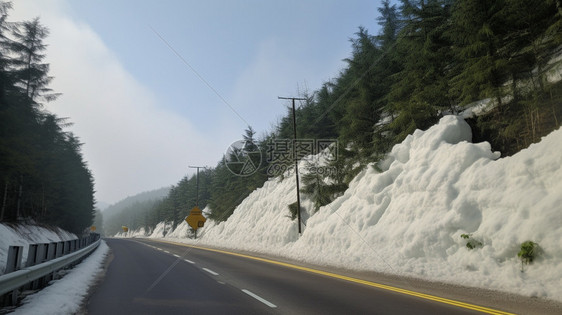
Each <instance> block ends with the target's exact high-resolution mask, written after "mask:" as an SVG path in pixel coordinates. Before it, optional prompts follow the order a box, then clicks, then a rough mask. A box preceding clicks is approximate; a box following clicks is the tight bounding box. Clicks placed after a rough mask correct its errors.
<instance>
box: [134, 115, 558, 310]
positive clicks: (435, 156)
mask: <svg viewBox="0 0 562 315" xmlns="http://www.w3.org/2000/svg"><path fill="white" fill-rule="evenodd" d="M471 137H472V136H471V130H470V127H469V126H468V124H467V123H466V122H465V121H464V120H463V119H462V118H460V117H457V116H446V117H443V118H442V119H441V120H440V122H439V124H437V125H435V126H433V127H432V128H430V129H429V130H427V131H419V130H418V131H416V132H415V133H414V134H413V135H411V136H408V137H407V138H406V139H405V140H404V141H403V142H402V143H401V144H398V145H396V146H394V148H393V149H392V152H391V153H390V154H389V155H388V158H387V159H386V160H385V161H384V162H382V163H380V165H379V168H380V169H382V170H383V172H378V171H376V170H375V168H374V167H372V165H371V166H368V167H367V168H366V169H365V170H364V171H363V172H361V173H360V174H359V175H358V176H357V177H356V178H355V179H354V180H353V181H352V182H351V184H350V187H349V189H348V190H347V191H346V192H345V194H344V195H343V196H341V197H340V198H338V199H336V200H335V201H334V202H332V203H331V204H329V205H327V206H325V207H322V208H320V210H319V211H318V212H317V213H316V214H314V215H312V216H311V217H310V219H308V220H307V222H306V228H305V229H304V232H303V234H302V236H300V237H298V236H297V234H298V233H297V226H296V222H295V221H292V220H291V219H290V218H289V210H288V207H287V205H288V204H290V203H292V202H294V199H295V183H294V178H292V177H291V178H286V179H285V180H282V181H279V179H272V180H269V181H268V182H266V183H265V185H264V186H263V187H262V188H260V189H257V190H256V191H254V192H253V193H252V194H250V196H248V198H246V199H245V200H244V201H243V202H242V203H241V204H240V206H238V207H237V208H236V210H235V211H234V213H233V214H232V216H231V217H230V218H229V219H228V220H227V221H226V222H223V223H220V224H218V225H216V224H214V223H210V222H209V221H208V222H207V225H206V227H205V228H203V229H202V230H200V231H199V237H198V240H197V241H198V242H200V243H203V244H209V245H214V246H220V247H229V248H233V249H242V250H249V251H256V252H263V253H270V254H275V255H283V256H287V257H290V258H294V259H298V260H302V261H306V262H312V263H317V264H326V265H332V266H338V267H345V268H351V269H357V270H372V271H379V272H385V273H392V274H401V275H408V276H415V277H421V278H425V279H430V280H437V281H444V282H450V283H457V284H462V285H470V286H476V287H484V288H491V289H498V290H503V291H508V292H513V293H519V294H525V295H528V296H540V297H545V298H550V299H555V300H559V301H562V286H560V279H562V242H561V239H562V168H561V166H562V154H561V153H560V152H562V151H561V149H562V131H561V130H558V131H555V132H553V133H551V134H550V135H549V136H547V137H545V138H544V139H542V141H541V142H540V143H539V144H535V145H531V146H530V147H529V148H528V149H526V150H523V151H521V152H519V153H517V154H516V155H514V156H512V157H506V158H500V154H499V153H497V152H492V151H491V149H490V145H489V143H478V144H473V143H471V142H470V141H471ZM301 165H303V164H301ZM305 206H307V208H308V209H311V207H310V203H308V204H306V203H305ZM156 231H157V232H158V233H156V234H153V237H163V236H164V231H166V235H165V237H167V238H174V239H177V240H179V241H183V242H194V240H191V239H188V238H187V237H186V235H187V234H188V233H187V225H186V224H185V222H184V223H182V224H181V225H180V226H178V228H177V229H176V230H175V231H171V227H170V226H166V225H165V224H161V225H159V226H158V227H157V228H156V229H155V232H156ZM462 234H469V235H471V238H472V239H474V240H476V241H479V242H481V243H482V246H477V247H476V248H475V249H472V250H469V249H468V248H467V247H466V246H465V245H466V242H467V240H466V239H463V238H461V235H462ZM137 235H138V234H137ZM527 240H531V241H533V242H536V243H538V244H539V246H540V248H541V254H540V256H539V257H538V259H536V260H535V262H534V263H533V264H531V265H528V266H524V271H523V272H522V265H521V261H520V260H519V259H518V257H517V252H518V251H519V249H520V245H521V243H522V242H525V241H527Z"/></svg>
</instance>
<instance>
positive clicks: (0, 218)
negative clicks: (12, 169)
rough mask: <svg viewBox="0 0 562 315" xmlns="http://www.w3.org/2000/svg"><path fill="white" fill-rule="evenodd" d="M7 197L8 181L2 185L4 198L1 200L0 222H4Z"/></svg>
mask: <svg viewBox="0 0 562 315" xmlns="http://www.w3.org/2000/svg"><path fill="white" fill-rule="evenodd" d="M7 197H8V181H6V184H5V185H4V198H3V199H2V211H1V212H0V222H2V221H4V212H5V211H6V198H7Z"/></svg>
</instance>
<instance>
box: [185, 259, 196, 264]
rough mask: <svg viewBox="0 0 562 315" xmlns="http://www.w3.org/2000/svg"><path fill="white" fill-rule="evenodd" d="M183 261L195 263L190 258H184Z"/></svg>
mask: <svg viewBox="0 0 562 315" xmlns="http://www.w3.org/2000/svg"><path fill="white" fill-rule="evenodd" d="M183 261H185V262H188V263H190V264H195V262H194V261H191V260H189V259H184V260H183Z"/></svg>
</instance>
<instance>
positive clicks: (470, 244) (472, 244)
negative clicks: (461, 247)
mask: <svg viewBox="0 0 562 315" xmlns="http://www.w3.org/2000/svg"><path fill="white" fill-rule="evenodd" d="M461 237H462V238H463V239H465V240H467V242H466V248H468V249H475V248H477V247H482V242H480V241H479V240H477V239H474V238H473V237H472V234H461Z"/></svg>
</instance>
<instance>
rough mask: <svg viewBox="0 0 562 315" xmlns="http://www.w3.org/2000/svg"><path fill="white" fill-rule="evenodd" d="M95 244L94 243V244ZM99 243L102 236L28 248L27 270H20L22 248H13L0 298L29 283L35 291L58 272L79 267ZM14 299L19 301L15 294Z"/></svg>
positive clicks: (1, 279) (1, 280)
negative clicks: (73, 265)
mask: <svg viewBox="0 0 562 315" xmlns="http://www.w3.org/2000/svg"><path fill="white" fill-rule="evenodd" d="M92 241H93V243H91V242H92ZM100 242H101V240H100V238H99V235H97V237H96V236H94V237H90V238H83V239H80V240H72V241H66V242H59V243H51V244H32V245H29V247H30V248H29V254H28V257H27V262H26V267H24V268H23V269H19V267H20V264H21V253H22V249H23V247H21V246H10V250H9V252H8V263H7V266H6V274H3V275H0V297H1V296H3V295H4V294H7V293H10V292H14V291H16V290H18V289H19V288H21V287H24V286H26V285H28V284H30V283H32V287H36V286H37V284H36V282H37V280H41V279H44V278H49V277H50V276H51V275H52V274H53V273H54V272H55V271H57V270H60V269H63V268H65V267H67V266H69V265H72V264H74V263H77V262H78V261H80V260H81V259H82V258H84V257H85V256H87V255H89V254H90V253H91V252H93V251H94V250H95V249H96V248H97V247H98V246H99V244H100ZM90 243H91V244H90ZM88 244H89V245H88ZM49 245H55V246H49ZM56 245H59V246H56ZM81 247H82V248H81ZM63 255H64V256H63ZM10 256H11V257H10ZM36 263H37V264H36ZM18 269H19V270H18ZM34 282H35V283H34ZM45 282H47V281H45ZM12 295H13V296H12V299H15V298H17V297H15V296H14V295H15V294H14V293H12Z"/></svg>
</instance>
